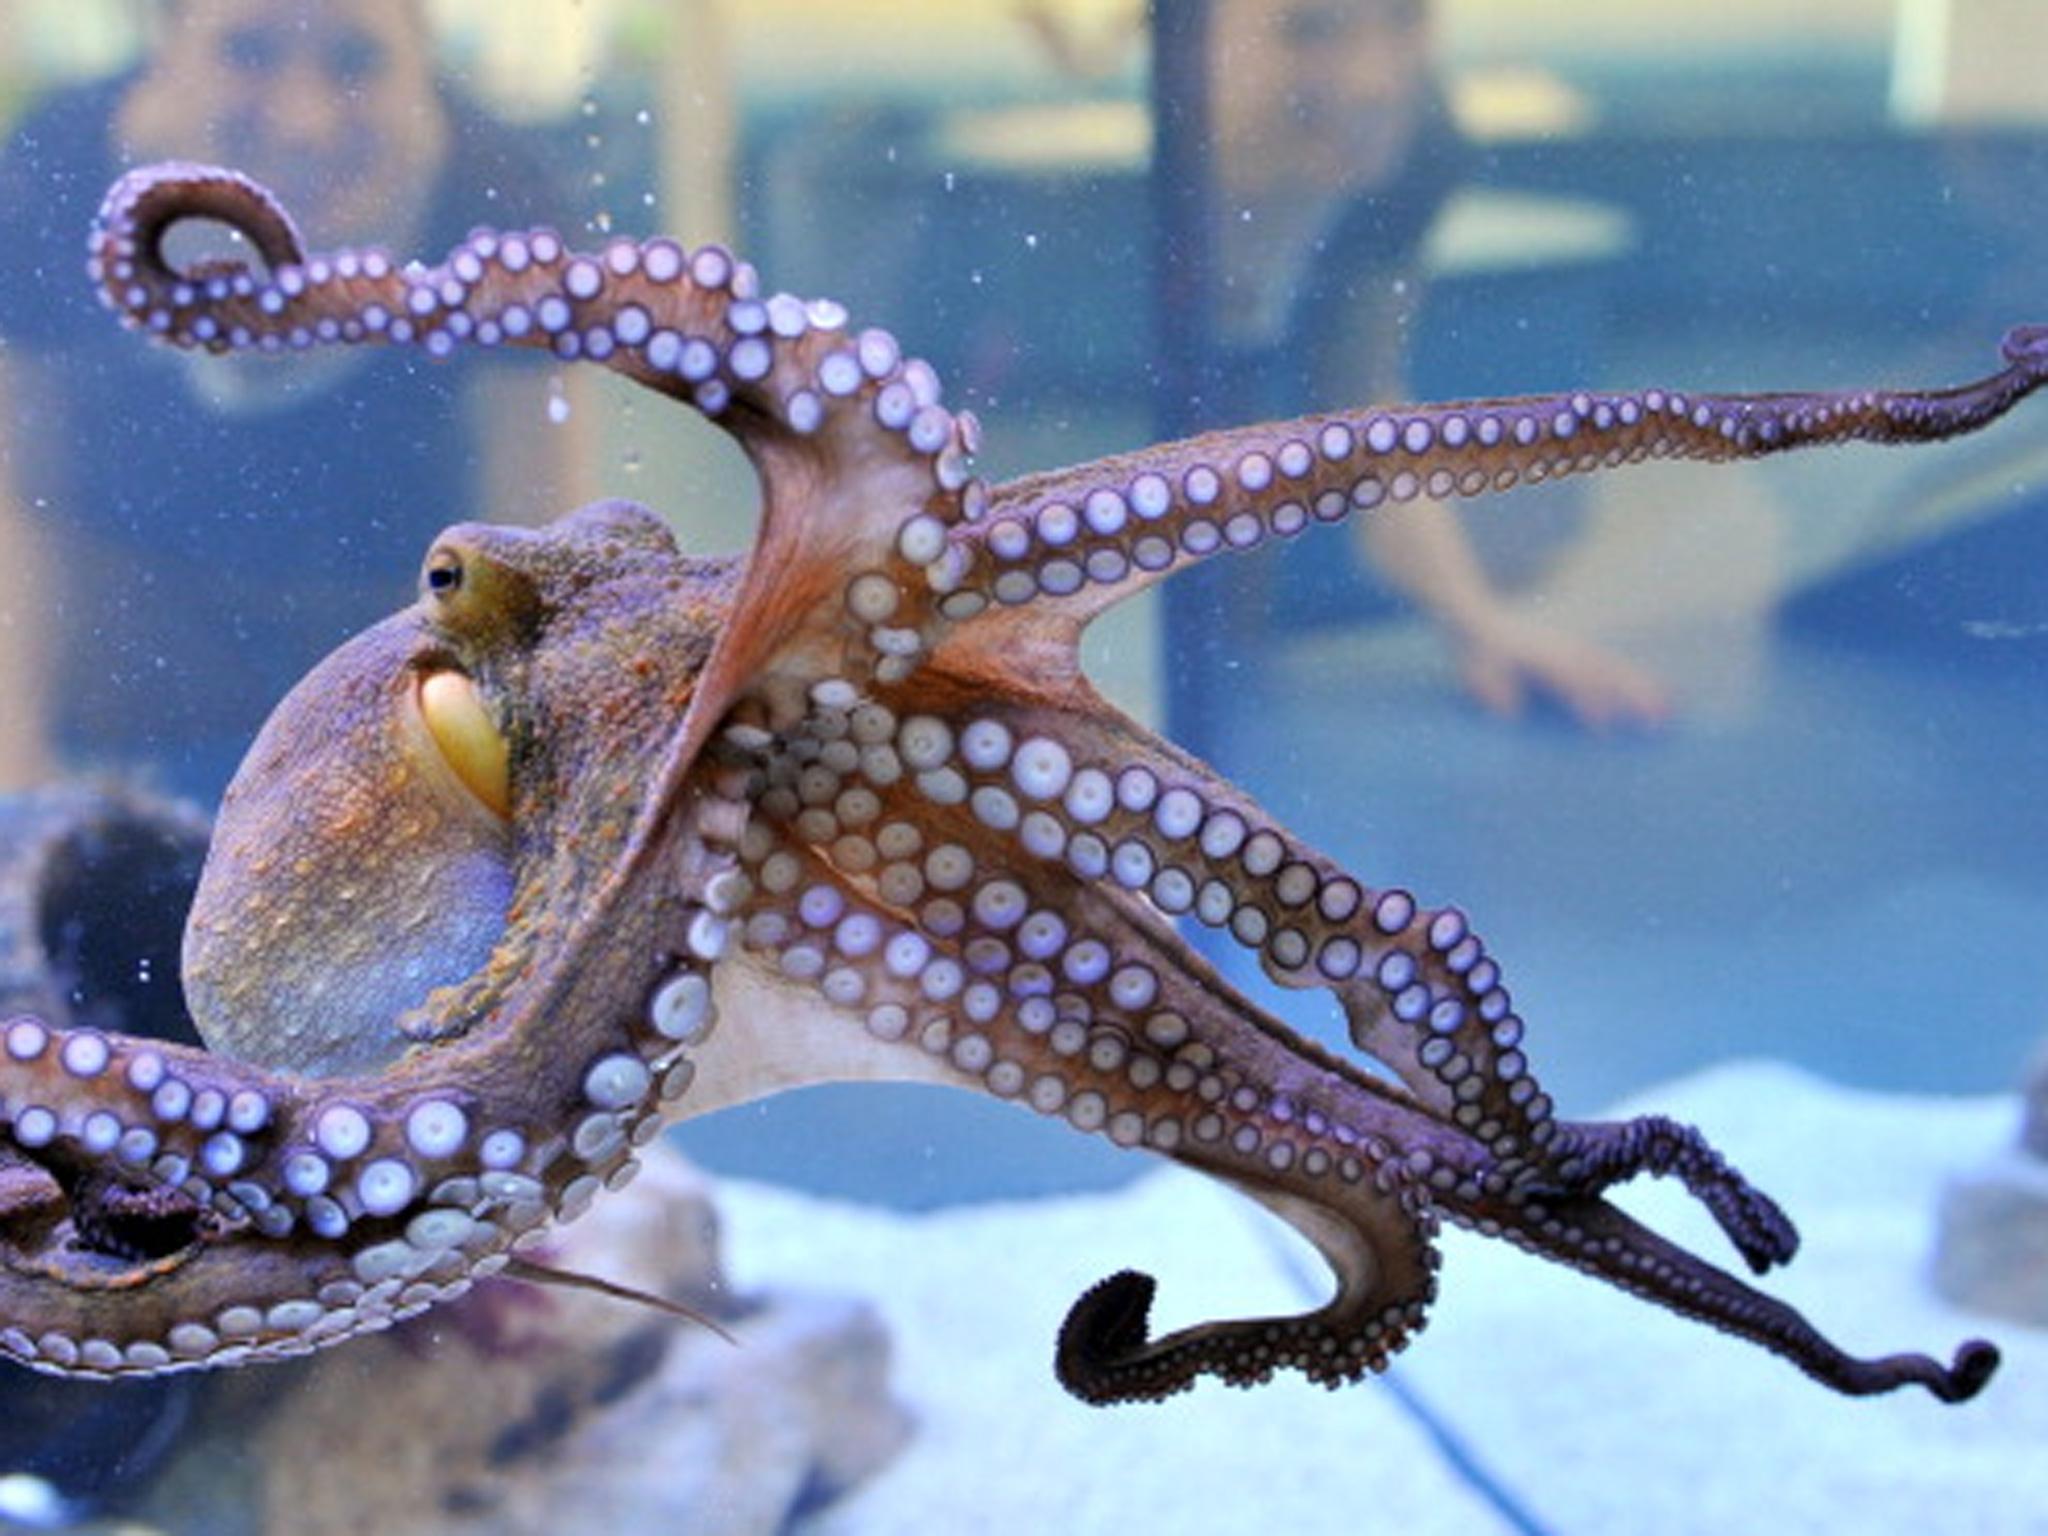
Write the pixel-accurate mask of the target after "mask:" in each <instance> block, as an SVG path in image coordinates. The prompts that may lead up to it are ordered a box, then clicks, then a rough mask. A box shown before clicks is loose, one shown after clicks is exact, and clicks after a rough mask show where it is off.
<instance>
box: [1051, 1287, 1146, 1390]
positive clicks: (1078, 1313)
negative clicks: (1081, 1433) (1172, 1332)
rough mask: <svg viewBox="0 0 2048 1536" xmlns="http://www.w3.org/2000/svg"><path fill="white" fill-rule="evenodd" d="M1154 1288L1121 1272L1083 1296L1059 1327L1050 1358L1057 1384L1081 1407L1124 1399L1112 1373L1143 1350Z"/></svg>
mask: <svg viewBox="0 0 2048 1536" xmlns="http://www.w3.org/2000/svg"><path fill="white" fill-rule="evenodd" d="M1158 1289H1159V1285H1158V1282H1157V1281H1155V1280H1154V1279H1153V1278H1152V1277H1151V1276H1150V1275H1144V1274H1140V1273H1138V1271H1136V1270H1134V1269H1125V1270H1119V1271H1118V1272H1117V1273H1115V1274H1113V1275H1111V1276H1110V1277H1109V1278H1108V1279H1107V1280H1103V1281H1101V1282H1100V1283H1098V1284H1097V1285H1095V1286H1093V1287H1091V1288H1090V1289H1089V1290H1087V1291H1086V1292H1084V1293H1083V1294H1082V1296H1081V1299H1080V1300H1078V1301H1076V1302H1075V1303H1074V1305H1073V1306H1072V1307H1071V1308H1069V1309H1068V1311H1067V1320H1066V1321H1065V1322H1064V1323H1062V1324H1061V1325H1060V1339H1059V1347H1058V1349H1057V1351H1056V1352H1055V1354H1054V1357H1053V1369H1054V1370H1055V1371H1056V1372H1057V1373H1058V1376H1059V1380H1060V1385H1061V1386H1063V1387H1065V1388H1066V1389H1067V1390H1068V1391H1069V1392H1071V1393H1073V1394H1074V1396H1076V1397H1078V1398H1080V1399H1081V1400H1082V1401H1084V1402H1090V1403H1112V1402H1116V1401H1118V1400H1119V1398H1120V1397H1121V1396H1122V1395H1123V1394H1121V1393H1119V1392H1118V1391H1117V1390H1116V1387H1115V1385H1114V1383H1113V1382H1112V1381H1111V1380H1110V1379H1109V1378H1110V1374H1111V1373H1112V1372H1113V1370H1114V1368H1115V1367H1116V1366H1117V1365H1119V1364H1121V1363H1122V1362H1124V1361H1127V1360H1128V1359H1130V1357H1131V1356H1132V1355H1134V1354H1136V1353H1137V1352H1138V1351H1139V1350H1141V1349H1143V1348H1144V1347H1145V1344H1146V1342H1147V1339H1148V1337H1149V1336H1148V1334H1147V1332H1146V1318H1147V1317H1148V1315H1149V1314H1150V1313H1151V1310H1152V1298H1153V1296H1154V1295H1155V1294H1156V1293H1157V1291H1158Z"/></svg>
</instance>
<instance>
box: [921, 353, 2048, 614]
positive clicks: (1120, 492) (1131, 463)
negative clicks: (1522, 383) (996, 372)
mask: <svg viewBox="0 0 2048 1536" xmlns="http://www.w3.org/2000/svg"><path fill="white" fill-rule="evenodd" d="M2001 361H2002V363H2003V365H2004V366H2002V367H2001V368H2000V369H1999V370H1998V371H1997V372H1995V373H1993V374H1991V375H1989V376H1987V377H1985V378H1982V379H1979V380H1977V381H1975V382H1973V383H1969V384H1965V385H1962V386H1959V387H1957V388H1953V389H1945V390H1912V389H1899V390H1885V389H1859V390H1834V391H1815V392H1808V393H1779V394H1735V395H1723V394H1702V393H1694V392H1691V391H1686V390H1677V389H1641V390H1625V391H1614V390H1606V391H1594V390H1579V391H1574V392H1571V393H1566V394H1555V395H1530V396H1521V397H1513V398H1499V399H1484V400H1467V401H1457V402H1451V403H1447V404H1441V405H1397V406H1385V407H1377V408H1368V409H1363V410H1354V411H1344V412H1338V413H1331V414H1321V415H1312V416H1303V417H1300V418H1298V419H1296V420H1293V421H1283V422H1268V423H1264V424H1261V425H1258V426H1253V427H1243V428H1237V429H1233V430H1229V431H1221V432H1213V433H1210V434H1207V435H1206V436H1201V437H1194V438H1188V439H1185V440H1183V441H1180V442H1173V443H1164V444H1160V445H1158V446H1156V447H1151V448H1146V449H1142V450H1140V451H1138V452H1135V453H1127V454H1120V455H1117V456H1114V457H1111V458H1104V459H1098V460H1094V461H1092V462H1090V463H1087V464H1081V465H1077V466H1075V467H1072V468H1069V469H1061V470H1053V471H1049V472H1046V473H1042V474H1035V475H1028V476H1024V477H1022V478H1020V479H1016V480H1010V481H1006V482H1004V483H1002V484H1000V485H997V486H994V487H992V488H991V490H990V492H989V497H988V507H987V513H986V515H985V516H984V517H982V518H980V519H978V520H976V521H975V522H973V523H972V524H969V525H966V526H961V527H957V528H955V529H954V530H953V531H952V533H951V534H950V535H949V538H950V541H951V544H952V546H953V553H952V557H951V559H952V566H953V569H954V571H955V573H956V578H955V581H956V589H957V590H956V595H955V596H953V597H952V598H950V599H949V602H950V604H951V605H952V606H951V608H950V609H949V611H953V612H958V611H961V610H962V609H964V608H965V607H966V606H968V605H969V604H972V603H974V602H976V601H977V600H979V601H980V602H983V603H989V604H994V605H998V606H1001V607H1008V608H1021V607H1025V606H1030V607H1032V608H1035V609H1045V608H1053V609H1057V610H1058V611H1059V612H1060V614H1061V615H1062V617H1063V618H1064V619H1065V620H1066V621H1067V622H1068V623H1070V624H1072V625H1073V626H1075V627H1078V626H1079V625H1081V624H1085V623H1086V622H1087V620H1088V619H1089V618H1092V617H1093V616H1094V615H1095V614H1097V613H1100V612H1101V611H1103V610H1104V609H1105V608H1108V607H1109V606H1111V605H1112V604H1114V603H1116V602H1118V601H1120V600H1121V599H1123V598H1125V597H1128V596H1130V595H1131V594H1132V593H1134V592H1137V591H1140V590H1142V589H1144V588H1145V587H1148V586H1150V585H1151V584H1152V583H1154V582H1156V581H1159V580H1161V579H1162V578H1164V577H1166V576H1169V575H1171V574H1172V573H1173V572H1175V571H1177V570H1180V569H1182V568H1184V567H1186V566H1188V565H1192V564H1194V563H1195V562H1197V561H1199V560H1203V559H1206V558H1207V557H1209V556H1210V555H1212V554H1218V553H1223V552H1226V551H1230V550H1244V549H1252V548H1255V547H1257V546H1259V545H1261V544H1264V543H1266V542H1268V541H1270V540H1273V539H1276V538H1287V537H1291V536H1292V535H1294V534H1297V533H1300V532H1302V531H1303V530H1304V529H1307V528H1310V527H1312V526H1314V525H1316V524H1319V523H1335V522H1341V521H1343V520H1344V519H1346V518H1348V517H1349V516H1351V515H1352V514H1353V513H1354V512H1363V511H1370V510H1372V509H1375V508H1379V507H1382V506H1388V505H1394V504H1398V503H1402V502H1408V501H1413V500H1416V499H1418V498H1427V499H1430V500H1436V501H1441V500H1445V499H1447V498H1452V497H1471V496H1480V495H1485V494H1486V493H1488V492H1492V491H1503V490H1508V489H1511V488H1512V487H1515V486H1518V485H1529V484H1535V483H1537V482H1540V481H1543V480H1546V479H1556V478H1558V477H1560V476H1563V475H1573V474H1583V473H1587V472H1591V471H1595V470H1601V469H1608V468H1613V467H1616V466H1619V465H1623V464H1634V463H1639V462H1642V461H1644V460H1647V459H1700V460H1724V459H1754V458H1762V457H1764V456H1766V455H1769V454H1776V453H1784V452H1788V451H1790V450H1792V449H1797V448H1809V447H1817V446H1821V445H1824V444H1830V443H1841V442H1851V441H1861V442H1872V443H1911V442H1926V441H1930V440H1934V439H1940V438H1947V437H1955V436H1960V435H1962V434H1964V433H1968V432H1974V431H1976V430H1977V429H1979V428H1981V427H1983V426H1985V425H1986V424H1988V423H1990V422H1992V421H1994V420H1996V419H1997V418H1998V417H2000V416H2002V415H2003V414H2004V413H2005V412H2006V411H2008V410H2010V409H2011V408H2012V407H2013V406H2014V405H2015V404H2016V403H2017V402H2019V401H2020V400H2022V399H2024V398H2025V397H2026V396H2027V395H2029V394H2031V393H2032V392H2033V391H2034V390H2036V389H2037V388H2039V387H2040V385H2041V383H2042V381H2043V379H2044V378H2048V328H2044V327H2040V326H2020V327H2016V328H2015V329H2014V330H2012V331H2011V332H2009V333H2008V334H2007V335H2006V337H2005V339H2004V342H2003V344H2002V348H2001Z"/></svg>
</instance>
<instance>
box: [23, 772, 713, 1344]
mask: <svg viewBox="0 0 2048 1536" xmlns="http://www.w3.org/2000/svg"><path fill="white" fill-rule="evenodd" d="M747 815H748V810H747V807H746V806H745V804H744V803H743V802H742V801H739V800H736V799H723V798H720V797H717V796H715V795H708V796H707V797H706V798H705V800H704V801H703V803H702V804H701V805H700V806H699V807H698V808H697V812H696V815H695V818H694V820H693V822H692V823H691V824H690V831H689V834H688V835H686V836H684V837H682V838H681V839H680V840H679V845H680V846H681V847H682V848H683V849H684V850H685V851H684V852H683V853H682V854H680V855H679V856H678V859H679V863H678V867H677V868H676V869H675V870H674V871H673V872H672V874H673V878H674V885H675V888H676V890H677V892H678V893H679V904H678V910H679V912H680V913H681V914H682V915H681V916H680V918H679V919H678V922H677V927H676V931H675V934H674V943H673V946H672V949H671V950H670V951H668V952H666V953H664V954H663V955H661V956H659V957H657V960H656V964H655V969H654V971H653V973H652V974H651V976H650V984H649V987H648V989H647V991H646V993H645V997H646V1001H645V1006H644V1007H643V1008H641V1009H640V1010H639V1011H638V1012H637V1013H635V1014H634V1015H632V1016H631V1017H629V1018H627V1019H626V1020H624V1021H623V1027H622V1028H620V1029H619V1030H617V1031H615V1032H614V1034H613V1035H612V1037H611V1038H610V1039H607V1040H604V1041H602V1042H598V1043H596V1044H594V1045H590V1044H586V1046H585V1049H584V1053H583V1055H582V1057H581V1058H580V1059H578V1060H573V1061H571V1062H570V1063H568V1064H567V1066H566V1068H565V1076H564V1078H563V1084H562V1091H561V1092H559V1093H556V1094H553V1095H549V1094H546V1093H540V1092H535V1093H532V1094H531V1096H530V1097H528V1098H522V1099H521V1100H520V1101H519V1102H518V1104H517V1106H516V1107H503V1106H495V1105H492V1104H488V1103H486V1102H483V1101H482V1100H480V1099H479V1097H478V1095H477V1094H476V1093H475V1092H474V1091H472V1090H470V1089H469V1088H466V1087H461V1086H455V1084H458V1083H460V1082H461V1081H463V1078H464V1072H463V1070H462V1068H461V1067H460V1066H459V1065H456V1064H455V1063H456V1062H457V1061H458V1060H459V1058H460V1057H461V1055H462V1053H461V1052H459V1051H450V1052H448V1053H447V1056H448V1061H449V1063H450V1064H449V1065H448V1066H447V1067H445V1068H444V1070H442V1071H440V1072H432V1071H428V1072H422V1073H420V1074H416V1075H414V1076H412V1077H411V1078H410V1079H409V1083H410V1086H408V1087H405V1088H402V1089H401V1088H397V1087H394V1086H391V1085H387V1084H385V1083H383V1082H381V1081H379V1080H376V1079H359V1080H336V1081H332V1082H327V1081H322V1082H317V1083H315V1082H309V1081H306V1080H295V1079H271V1078H266V1077H264V1076H263V1075H262V1074H260V1073H258V1072H257V1071H256V1070H255V1069H252V1068H250V1067H249V1066H248V1065H247V1064H246V1063H237V1062H231V1061H224V1060H221V1059H218V1058H214V1057H210V1056H208V1055H206V1054H205V1053H203V1052H196V1051H191V1050H187V1049H185V1048H183V1047H176V1046H164V1045H159V1044H155V1043H152V1042H148V1041H140V1040H130V1039H127V1038H125V1037H120V1036H110V1035H106V1034H103V1033H101V1032H99V1031H97V1030H93V1029H78V1030H60V1029H55V1028H52V1027H50V1026H48V1025H46V1024H44V1023H42V1022H40V1021H38V1020H35V1019H31V1018H19V1019H15V1020H13V1021H11V1022H9V1023H7V1024H5V1025H4V1026H0V1123H4V1127H5V1130H6V1133H7V1135H8V1136H9V1137H10V1139H11V1140H12V1142H13V1144H14V1145H15V1146H17V1147H19V1148H20V1149H21V1150H22V1151H23V1152H24V1153H26V1154H28V1155H29V1156H30V1157H31V1158H34V1157H38V1156H46V1155H48V1154H49V1153H50V1151H51V1149H52V1148H53V1146H56V1144H59V1143H62V1144H63V1145H62V1146H61V1147H58V1148H57V1150H59V1151H63V1152H68V1153H71V1154H74V1155H75V1156H77V1157H79V1158H81V1159H83V1160H84V1161H87V1162H89V1163H93V1164H96V1165H100V1166H104V1167H106V1168H107V1169H108V1170H109V1171H110V1172H111V1173H113V1174H114V1175H116V1176H117V1177H118V1178H120V1179H121V1180H122V1181H124V1183H126V1184H127V1185H129V1186H130V1187H133V1188H137V1189H144V1190H149V1189H154V1190H162V1191H169V1192H173V1193H174V1194H175V1195H176V1196H177V1197H178V1198H179V1199H180V1200H182V1201H189V1202H190V1204H191V1208H192V1209H194V1210H195V1211H197V1212H201V1213H203V1214H204V1217H205V1221H206V1232H205V1234H204V1235H201V1236H198V1238H197V1242H198V1244H199V1251H198V1252H197V1253H196V1254H194V1255H193V1256H191V1258H190V1259H189V1262H190V1263H191V1264H193V1265H199V1264H204V1263H205V1262H207V1254H206V1251H205V1250H206V1247H207V1246H208V1245H209V1244H217V1243H218V1242H220V1241H221V1240H222V1238H224V1237H228V1236H235V1235H240V1236H243V1237H246V1238H248V1239H249V1240H250V1241H251V1242H254V1243H257V1244H259V1246H260V1245H263V1244H275V1245H276V1254H277V1257H278V1258H280V1259H283V1258H286V1257H288V1258H289V1264H288V1265H286V1266H272V1265H266V1264H265V1262H264V1261H263V1259H262V1258H261V1256H260V1255H258V1256H256V1257H254V1258H252V1257H251V1255H250V1254H249V1253H248V1251H247V1250H246V1249H244V1250H242V1251H240V1252H239V1254H238V1256H236V1257H234V1258H232V1259H229V1260H227V1261H226V1262H230V1263H233V1264H235V1265H236V1266H237V1270H238V1273H237V1275H236V1277H235V1280H234V1281H233V1282H230V1283H229V1284H228V1285H227V1289H229V1290H236V1289H237V1288H238V1287H240V1288H242V1289H243V1290H244V1291H246V1288H247V1286H250V1285H254V1284H255V1283H256V1282H255V1281H254V1280H248V1281H246V1282H245V1281H244V1276H245V1275H247V1276H256V1275H259V1274H260V1275H262V1276H265V1277H267V1278H268V1279H270V1280H274V1281H275V1282H276V1283H277V1284H278V1285H279V1286H280V1287H283V1288H285V1289H286V1290H288V1292H289V1293H288V1294H278V1295H272V1296H268V1297H264V1298H256V1297H252V1296H250V1295H247V1294H238V1295H236V1296H234V1298H233V1299H230V1300H227V1301H224V1302H223V1303H221V1304H220V1305H218V1306H216V1307H215V1308H214V1309H213V1310H211V1311H209V1312H207V1313H206V1314H205V1315H196V1316H184V1317H181V1318H179V1319H178V1320H177V1321H176V1322H175V1323H174V1324H173V1325H171V1326H170V1327H169V1328H168V1330H167V1331H166V1332H164V1333H163V1334H162V1335H161V1336H160V1337H159V1336H154V1335H147V1336H142V1337H129V1338H122V1337H117V1336H115V1334H114V1331H113V1330H112V1329H111V1328H107V1329H102V1330H100V1331H94V1332H87V1333H83V1334H76V1333H73V1332H70V1331H66V1330H64V1329H42V1330H39V1331H35V1332H31V1331H30V1330H29V1329H26V1328H23V1327H21V1326H8V1327H4V1328H0V1351H4V1352H5V1353H6V1354H8V1355H10V1356H12V1357H14V1358H15V1359H17V1360H19V1361H21V1362H22V1363H24V1364H27V1365H29V1366H32V1367H36V1368H38V1369H42V1370H46V1371H52V1372H57V1373H63V1374H78V1373H80V1372H87V1373H92V1374H102V1375H149V1374H157V1373H161V1372H165V1371H172V1370H179V1369H187V1368H194V1367H200V1366H218V1365H226V1364H232V1363H237V1362H239V1361H242V1360H245V1359H249V1358H254V1357H280V1356H289V1355H297V1354H303V1353H306V1352H308V1351H310V1350H312V1349H314V1348H316V1347H319V1346H320V1345H322V1344H325V1343H328V1342H332V1341H334V1340H336V1339H339V1338H342V1337H346V1336H349V1335H352V1334H356V1333H361V1332H367V1331H371V1330H374V1329H380V1328H384V1327H388V1326H390V1325H391V1324H392V1323H393V1322H396V1321H399V1320H401V1319H403V1318H406V1317H409V1316H412V1315H413V1314H415V1313H417V1312H420V1311H422V1310H424V1309H425V1308H426V1307H428V1306H430V1305H433V1304H434V1303H436V1302H438V1301H443V1300H448V1299H452V1298H454V1297H456V1296H459V1295H461V1294H462V1293H463V1292H465V1291H466V1290H468V1289H469V1287H470V1285H471V1284H472V1283H473V1282H474V1281H475V1280H477V1279H481V1278H484V1277H486V1276H489V1275H492V1274H495V1273H497V1272H498V1271H499V1270H501V1269H502V1268H503V1267H504V1266H505V1265H506V1264H507V1263H508V1262H509V1261H510V1259H511V1257H512V1255H513V1254H514V1253H516V1252H518V1251H520V1250H522V1249H525V1248H530V1247H533V1246H536V1245H540V1244H544V1243H546V1242H547V1241H549V1240H550V1238H549V1229H550V1228H551V1227H553V1226H554V1225H556V1224H558V1223H562V1222H568V1221H573V1220H575V1219H576V1218H577V1217H578V1216H580V1215H582V1214H583V1213H584V1212H585V1211H586V1210H587V1209H588V1208H589V1206H590V1204H591V1202H592V1200H593V1199H594V1198H595V1197H596V1196H597V1195H598V1194H599V1193H600V1192H601V1191H603V1190H606V1189H618V1188H622V1187H623V1186H624V1185H625V1184H626V1183H628V1182H629V1181H630V1180H631V1179H632V1177H633V1176H634V1174H635V1173H636V1172H637V1171H638V1161H637V1158H636V1157H635V1155H634V1154H635V1151H636V1149H637V1148H639V1147H640V1146H643V1145H645V1144H646V1143H647V1142H648V1141H649V1140H651V1139H652V1138H653V1137H654V1136H655V1135H656V1134H657V1133H658V1132H659V1131H660V1129H661V1128H662V1125H663V1123H664V1119H665V1117H666V1116H668V1115H669V1114H672V1113H673V1112H674V1110H675V1108H676V1106H677V1104H678V1101H679V1100H680V1099H681V1098H682V1097H683V1096H684V1095H685V1094H686V1093H687V1091H688V1089H689V1086H690V1083H691V1080H692V1077H693V1075H694V1071H695V1068H694V1063H693V1060H692V1056H693V1053H694V1052H695V1051H696V1050H697V1049H698V1048H699V1047H700V1046H702V1045H703V1044H704V1043H705V1041H706V1040H708V1039H709V1037H710V1034H711V1031H712V1029H713V1027H714V1025H715V1024H716V1022H717V1012H716V1009H715V1007H714V1006H713V1004H712V999H711V970H712V967H713V966H714V965H715V964H716V962H717V961H718V959H719V958H720V957H721V956H722V955H723V954H724V953H725V950H726V944H727V936H728V932H729V930H730V927H731V924H732V922H733V921H734V919H735V918H736V917H737V915H738V910H739V902H740V900H741V899H742V898H743V897H744V894H745V892H746V889H747V883H746V881H745V879H744V877H743V876H741V875H740V874H739V872H738V869H737V853H738V844H739V840H740V836H741V833H742V831H743V829H744V826H745V822H746V818H747ZM231 1085H235V1086H231ZM525 1086H526V1087H527V1088H528V1089H532V1088H534V1087H535V1085H534V1084H532V1083H530V1082H529V1083H527V1084H525ZM564 1100H566V1101H567V1102H562V1101H564Z"/></svg>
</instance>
